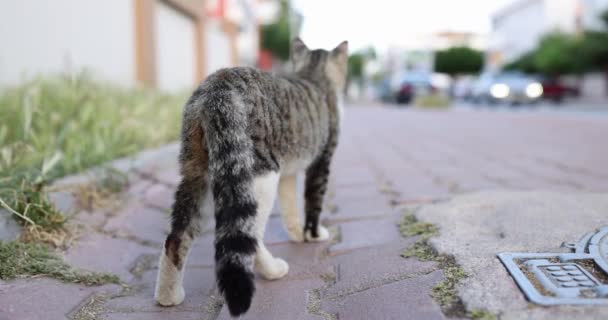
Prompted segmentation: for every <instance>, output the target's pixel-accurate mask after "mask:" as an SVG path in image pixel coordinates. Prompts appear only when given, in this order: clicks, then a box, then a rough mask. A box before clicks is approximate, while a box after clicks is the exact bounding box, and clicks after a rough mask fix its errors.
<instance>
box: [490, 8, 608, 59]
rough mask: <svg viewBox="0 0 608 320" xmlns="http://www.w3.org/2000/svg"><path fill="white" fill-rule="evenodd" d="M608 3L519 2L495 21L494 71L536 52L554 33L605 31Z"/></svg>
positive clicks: (500, 14) (493, 32)
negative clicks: (543, 39)
mask: <svg viewBox="0 0 608 320" xmlns="http://www.w3.org/2000/svg"><path fill="white" fill-rule="evenodd" d="M605 9H608V0H519V1H516V2H514V3H512V4H510V5H509V6H507V7H505V8H503V9H501V10H499V11H498V12H496V13H495V14H494V16H493V17H492V34H491V36H490V42H489V43H488V47H489V48H488V49H489V50H488V57H489V59H488V60H489V65H490V67H499V66H501V65H503V64H505V63H508V62H510V61H512V60H514V59H516V58H518V57H520V56H521V55H522V54H525V53H526V52H528V51H530V50H532V49H534V48H535V47H536V45H537V44H538V41H539V40H540V38H541V37H542V36H543V35H544V34H546V33H548V32H551V31H561V32H565V33H577V32H580V31H582V30H584V29H598V28H601V27H602V26H601V21H600V19H599V14H600V13H601V12H602V10H605Z"/></svg>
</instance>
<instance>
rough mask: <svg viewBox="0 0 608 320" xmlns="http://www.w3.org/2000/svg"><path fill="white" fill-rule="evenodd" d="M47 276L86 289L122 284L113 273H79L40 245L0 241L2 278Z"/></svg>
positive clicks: (0, 272)
mask: <svg viewBox="0 0 608 320" xmlns="http://www.w3.org/2000/svg"><path fill="white" fill-rule="evenodd" d="M32 276H47V277H51V278H55V279H58V280H61V281H63V282H71V283H80V284H84V285H87V286H95V285H102V284H107V283H116V284H118V283H120V279H119V278H118V277H117V276H116V275H113V274H109V273H98V272H87V271H82V270H76V269H74V268H72V267H70V266H69V265H68V264H67V263H65V262H64V261H63V260H62V259H61V258H60V257H59V256H57V255H56V254H54V253H53V252H51V251H49V249H48V248H47V247H46V246H44V245H40V244H33V243H22V242H17V241H10V242H2V241H0V279H2V280H11V279H15V278H23V277H32Z"/></svg>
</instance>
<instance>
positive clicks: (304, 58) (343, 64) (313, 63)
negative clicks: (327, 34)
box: [291, 38, 348, 90]
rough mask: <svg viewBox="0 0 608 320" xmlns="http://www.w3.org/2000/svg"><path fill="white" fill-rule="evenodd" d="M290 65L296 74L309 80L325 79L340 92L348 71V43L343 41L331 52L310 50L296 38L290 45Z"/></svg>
mask: <svg viewBox="0 0 608 320" xmlns="http://www.w3.org/2000/svg"><path fill="white" fill-rule="evenodd" d="M291 63H292V65H293V68H294V72H295V73H296V74H298V75H301V76H304V77H307V78H311V79H318V78H326V79H328V80H329V81H330V82H331V83H332V84H333V85H334V87H335V88H336V89H337V90H342V89H344V86H345V85H346V72H347V69H348V42H346V41H343V42H342V43H340V44H339V45H338V46H337V47H336V48H334V49H333V50H331V51H327V50H323V49H316V50H310V49H308V47H307V46H306V45H305V44H304V42H303V41H302V40H301V39H300V38H296V39H295V40H293V43H292V45H291Z"/></svg>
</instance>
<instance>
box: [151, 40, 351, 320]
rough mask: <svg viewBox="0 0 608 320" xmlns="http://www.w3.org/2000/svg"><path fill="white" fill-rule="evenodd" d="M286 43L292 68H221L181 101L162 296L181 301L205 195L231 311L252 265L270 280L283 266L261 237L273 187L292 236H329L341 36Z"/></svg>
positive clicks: (241, 298)
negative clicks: (319, 44)
mask: <svg viewBox="0 0 608 320" xmlns="http://www.w3.org/2000/svg"><path fill="white" fill-rule="evenodd" d="M291 52H292V54H291V59H290V60H291V61H290V62H291V65H292V67H293V70H292V71H291V72H290V73H289V74H286V75H273V74H270V73H267V72H262V71H259V70H257V69H253V68H247V67H236V68H228V69H222V70H219V71H217V72H215V73H214V74H212V75H210V76H209V77H208V78H207V79H206V80H205V81H204V82H203V83H202V84H201V85H200V86H199V87H198V88H197V89H196V90H195V91H194V93H193V94H192V96H191V97H190V99H189V100H188V102H187V103H186V106H185V108H184V113H183V120H182V133H181V149H180V155H179V163H180V173H181V176H182V179H181V182H180V183H179V186H178V188H177V191H176V193H175V201H174V204H173V207H172V219H171V231H170V233H169V235H168V236H167V238H166V240H165V243H164V249H163V252H162V254H161V257H160V265H159V272H158V279H157V282H156V288H155V294H154V296H155V299H156V301H157V302H158V303H159V304H160V305H162V306H173V305H178V304H180V303H181V302H182V301H183V300H184V296H185V293H184V289H183V285H182V282H183V273H184V267H185V264H186V257H187V254H188V250H189V247H190V246H191V244H192V241H193V239H194V237H195V236H196V235H197V234H198V233H199V229H200V226H199V222H200V218H201V213H199V212H200V211H199V208H200V206H201V204H202V203H203V202H205V201H213V203H214V207H215V222H216V225H215V242H214V244H215V264H216V266H215V271H216V278H217V280H216V281H217V287H218V289H219V291H220V293H221V294H222V295H223V296H224V300H225V302H226V304H227V305H228V309H229V311H230V314H231V315H232V316H238V315H241V314H243V313H245V312H247V310H248V309H249V308H250V305H251V300H252V297H253V294H254V291H255V285H254V266H255V269H256V271H257V272H258V273H259V274H260V275H261V276H263V277H264V278H266V279H271V280H272V279H279V278H281V277H283V276H285V275H286V274H287V272H288V270H289V265H288V264H287V262H285V261H284V260H283V259H281V258H276V257H274V256H273V255H272V254H271V253H270V252H269V251H268V249H267V248H266V247H265V246H264V242H263V239H264V230H265V227H266V222H267V220H268V216H269V215H270V211H271V210H272V206H273V204H274V200H275V196H276V194H277V189H278V194H279V200H280V204H281V215H282V219H283V224H284V226H285V228H286V230H287V233H288V234H289V238H290V240H292V241H295V242H302V241H324V240H328V239H329V237H330V234H329V232H328V230H327V229H326V228H325V227H323V226H322V225H320V224H319V215H320V213H321V208H322V204H323V197H324V194H325V192H326V189H327V182H328V175H329V169H330V162H331V159H332V156H333V154H334V151H335V149H336V146H337V142H338V134H339V126H340V120H341V118H342V105H341V95H342V91H343V89H344V86H345V83H346V73H347V61H348V43H347V42H346V41H344V42H342V43H341V44H340V45H338V46H337V47H336V48H335V49H333V50H332V51H326V50H322V49H317V50H310V49H308V47H307V46H306V45H305V44H304V42H302V40H300V39H299V38H297V39H295V40H294V41H293V43H292V45H291ZM302 171H303V172H305V175H306V177H305V192H304V199H305V223H304V225H302V223H301V221H300V214H299V212H298V211H299V210H298V208H297V205H296V199H297V198H296V197H297V195H296V175H297V174H298V173H299V172H302ZM208 191H211V192H208ZM205 195H207V196H206V197H205ZM211 196H212V199H211V198H210V197H211Z"/></svg>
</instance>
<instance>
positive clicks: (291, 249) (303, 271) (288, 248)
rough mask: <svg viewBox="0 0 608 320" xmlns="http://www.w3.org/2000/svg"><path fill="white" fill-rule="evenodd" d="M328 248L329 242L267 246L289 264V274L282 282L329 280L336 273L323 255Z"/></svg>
mask: <svg viewBox="0 0 608 320" xmlns="http://www.w3.org/2000/svg"><path fill="white" fill-rule="evenodd" d="M328 246H329V242H325V243H313V242H310V243H287V244H281V245H273V246H269V247H268V250H269V251H270V252H271V253H272V254H273V255H274V256H275V257H279V258H282V259H284V260H285V261H287V263H289V273H288V274H287V276H285V278H283V279H282V280H302V279H322V278H324V279H331V278H335V277H336V273H335V266H334V265H333V264H332V262H331V261H330V260H329V259H327V258H326V257H325V254H324V252H325V251H326V250H327V247H328Z"/></svg>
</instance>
